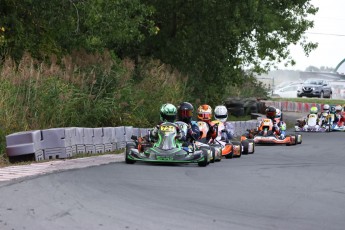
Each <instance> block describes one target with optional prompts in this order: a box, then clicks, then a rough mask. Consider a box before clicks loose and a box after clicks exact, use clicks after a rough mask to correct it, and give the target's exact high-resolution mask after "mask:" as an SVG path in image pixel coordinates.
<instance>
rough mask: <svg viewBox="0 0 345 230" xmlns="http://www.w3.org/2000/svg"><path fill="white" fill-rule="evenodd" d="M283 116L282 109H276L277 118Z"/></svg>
mask: <svg viewBox="0 0 345 230" xmlns="http://www.w3.org/2000/svg"><path fill="white" fill-rule="evenodd" d="M281 116H282V112H281V111H280V109H276V116H275V118H281Z"/></svg>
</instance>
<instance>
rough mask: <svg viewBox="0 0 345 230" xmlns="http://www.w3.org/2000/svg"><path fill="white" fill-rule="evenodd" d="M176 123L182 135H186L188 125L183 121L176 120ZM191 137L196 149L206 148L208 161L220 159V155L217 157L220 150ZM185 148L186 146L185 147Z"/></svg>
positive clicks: (212, 161)
mask: <svg viewBox="0 0 345 230" xmlns="http://www.w3.org/2000/svg"><path fill="white" fill-rule="evenodd" d="M175 124H176V125H178V127H179V128H180V129H181V131H182V133H183V135H184V136H185V137H187V132H188V125H187V123H185V122H183V121H176V122H175ZM190 137H191V138H192V139H193V143H194V144H195V146H196V148H198V149H206V150H207V152H208V153H209V160H210V163H214V162H216V161H220V160H221V157H219V155H220V152H219V150H218V149H217V148H214V147H213V146H210V145H208V144H205V143H203V142H200V141H199V140H197V139H195V138H194V136H193V135H191V136H190ZM185 148H186V147H185Z"/></svg>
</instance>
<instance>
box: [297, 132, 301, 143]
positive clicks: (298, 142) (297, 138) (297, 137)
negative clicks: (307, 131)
mask: <svg viewBox="0 0 345 230" xmlns="http://www.w3.org/2000/svg"><path fill="white" fill-rule="evenodd" d="M298 136H300V137H301V141H298ZM297 144H302V135H301V134H297Z"/></svg>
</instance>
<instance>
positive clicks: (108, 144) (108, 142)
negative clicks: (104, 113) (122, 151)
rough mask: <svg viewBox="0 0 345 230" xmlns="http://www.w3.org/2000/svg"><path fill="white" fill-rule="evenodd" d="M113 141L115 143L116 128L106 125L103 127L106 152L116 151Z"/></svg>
mask: <svg viewBox="0 0 345 230" xmlns="http://www.w3.org/2000/svg"><path fill="white" fill-rule="evenodd" d="M113 143H115V128H114V127H104V128H103V145H104V152H111V151H114V150H115V149H113Z"/></svg>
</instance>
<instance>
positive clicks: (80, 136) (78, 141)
mask: <svg viewBox="0 0 345 230" xmlns="http://www.w3.org/2000/svg"><path fill="white" fill-rule="evenodd" d="M75 131H76V136H75V146H76V148H77V153H86V148H85V144H84V128H79V127H77V128H76V130H75Z"/></svg>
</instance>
